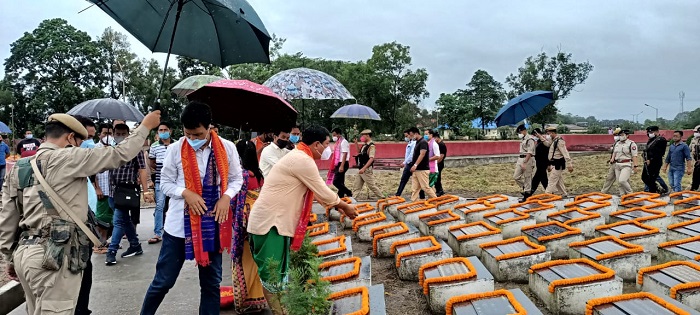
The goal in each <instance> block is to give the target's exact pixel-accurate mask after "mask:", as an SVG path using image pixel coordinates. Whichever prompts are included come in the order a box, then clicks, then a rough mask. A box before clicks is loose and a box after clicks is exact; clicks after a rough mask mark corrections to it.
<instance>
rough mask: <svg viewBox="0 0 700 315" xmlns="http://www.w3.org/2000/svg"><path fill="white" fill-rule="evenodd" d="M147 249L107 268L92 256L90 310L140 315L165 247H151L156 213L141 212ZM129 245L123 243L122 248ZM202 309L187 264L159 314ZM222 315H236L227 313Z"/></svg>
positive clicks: (227, 266) (226, 263)
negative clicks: (161, 249) (159, 255)
mask: <svg viewBox="0 0 700 315" xmlns="http://www.w3.org/2000/svg"><path fill="white" fill-rule="evenodd" d="M137 232H138V234H139V239H140V240H141V244H142V247H143V255H141V256H135V257H130V258H121V257H120V255H121V253H122V251H123V250H120V251H119V253H117V264H116V265H114V266H105V255H98V254H93V255H92V263H93V266H94V267H93V274H92V278H93V282H92V293H91V294H90V309H91V310H92V311H93V314H97V315H101V314H125V315H126V314H129V315H133V314H138V313H139V311H140V310H141V304H142V303H143V297H144V296H145V294H146V290H147V289H148V286H149V284H150V283H151V280H152V279H153V276H154V274H155V266H156V261H157V260H158V253H159V251H160V246H161V244H162V242H161V243H158V244H155V245H149V244H148V239H149V238H150V237H152V236H153V209H152V208H151V209H142V210H141V224H139V225H138V227H137ZM128 246H129V245H128V242H127V241H126V240H122V247H123V248H127V247H128ZM231 283H232V280H231V259H230V258H228V253H224V257H223V281H222V285H223V286H231ZM198 307H199V278H198V276H197V266H196V264H195V262H194V261H186V262H185V265H184V266H183V267H182V271H181V272H180V276H179V278H178V280H177V282H176V283H175V287H173V288H172V289H171V290H170V292H169V293H168V295H167V296H166V297H165V300H164V301H163V303H162V304H161V305H160V308H159V309H158V314H163V315H168V314H176V315H182V314H197V313H198ZM10 314H11V315H23V314H26V308H25V306H24V305H21V306H19V307H18V308H17V309H15V310H14V311H13V312H11V313H10ZM221 314H236V313H235V312H234V311H223V310H222V312H221Z"/></svg>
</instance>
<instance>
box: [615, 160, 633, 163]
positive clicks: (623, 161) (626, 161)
mask: <svg viewBox="0 0 700 315" xmlns="http://www.w3.org/2000/svg"><path fill="white" fill-rule="evenodd" d="M629 162H632V160H619V161H615V163H629Z"/></svg>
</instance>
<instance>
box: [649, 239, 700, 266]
mask: <svg viewBox="0 0 700 315" xmlns="http://www.w3.org/2000/svg"><path fill="white" fill-rule="evenodd" d="M674 260H700V236H695V237H689V238H685V239H682V240H676V241H669V242H665V243H661V244H659V255H658V262H659V263H667V262H671V261H674Z"/></svg>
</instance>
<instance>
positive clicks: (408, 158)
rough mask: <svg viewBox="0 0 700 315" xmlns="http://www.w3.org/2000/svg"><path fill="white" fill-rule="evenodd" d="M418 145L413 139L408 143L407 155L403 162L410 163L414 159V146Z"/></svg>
mask: <svg viewBox="0 0 700 315" xmlns="http://www.w3.org/2000/svg"><path fill="white" fill-rule="evenodd" d="M415 146H416V140H411V141H409V142H408V144H407V145H406V155H405V156H404V159H403V162H404V163H405V164H406V165H408V164H410V163H411V161H413V148H414V147H415Z"/></svg>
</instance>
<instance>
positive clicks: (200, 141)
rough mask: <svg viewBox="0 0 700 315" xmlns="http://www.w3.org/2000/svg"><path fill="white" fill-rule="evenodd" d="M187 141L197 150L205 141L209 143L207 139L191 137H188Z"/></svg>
mask: <svg viewBox="0 0 700 315" xmlns="http://www.w3.org/2000/svg"><path fill="white" fill-rule="evenodd" d="M187 142H188V143H189V144H190V146H191V147H192V149H194V150H195V151H197V150H199V148H201V147H202V146H203V145H204V144H205V143H207V139H194V140H192V139H190V138H187Z"/></svg>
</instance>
